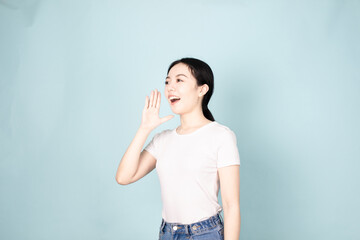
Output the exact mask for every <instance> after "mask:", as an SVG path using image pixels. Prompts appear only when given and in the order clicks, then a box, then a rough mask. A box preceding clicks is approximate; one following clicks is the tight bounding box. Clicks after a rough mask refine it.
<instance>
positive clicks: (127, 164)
mask: <svg viewBox="0 0 360 240" xmlns="http://www.w3.org/2000/svg"><path fill="white" fill-rule="evenodd" d="M150 132H151V130H148V129H146V128H142V127H140V128H139V129H138V131H137V132H136V134H135V137H134V139H133V140H132V142H131V143H130V145H129V147H128V148H127V150H126V152H125V154H124V156H123V157H122V159H121V161H120V164H119V167H118V169H117V172H116V180H117V182H118V183H128V182H129V181H130V180H131V178H132V177H133V176H134V175H135V173H136V171H137V169H138V166H139V158H140V154H141V150H142V148H143V146H144V144H145V141H146V139H147V137H148V136H149V134H150Z"/></svg>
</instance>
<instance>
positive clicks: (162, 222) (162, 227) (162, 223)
mask: <svg viewBox="0 0 360 240" xmlns="http://www.w3.org/2000/svg"><path fill="white" fill-rule="evenodd" d="M164 226H165V221H164V219H162V220H161V226H160V232H161V233H162V232H163V229H164Z"/></svg>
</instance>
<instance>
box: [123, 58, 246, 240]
mask: <svg viewBox="0 0 360 240" xmlns="http://www.w3.org/2000/svg"><path fill="white" fill-rule="evenodd" d="M213 89H214V77H213V73H212V70H211V68H210V67H209V66H208V64H206V63H205V62H203V61H201V60H198V59H195V58H183V59H180V60H177V61H175V62H173V63H172V64H171V65H170V67H169V69H168V72H167V77H166V80H165V92H164V93H165V97H166V99H167V101H168V103H169V104H170V107H171V110H172V111H173V112H174V113H175V114H179V115H180V122H181V124H180V126H178V127H177V128H175V129H167V130H164V131H162V132H160V133H157V134H155V136H154V137H153V138H152V140H151V141H150V142H149V144H148V145H147V146H146V147H145V148H144V149H143V151H141V150H142V148H143V146H144V144H145V141H146V139H147V137H148V136H149V134H150V133H151V131H152V130H154V129H155V128H156V127H157V126H159V125H160V124H162V123H164V122H165V121H168V120H170V119H171V118H173V115H169V116H166V117H163V118H160V117H159V109H160V100H161V95H160V92H158V91H157V90H156V89H155V90H154V91H152V92H151V95H150V97H148V96H146V99H145V106H144V109H143V112H142V121H141V124H140V127H139V129H138V131H137V133H136V135H135V137H134V139H133V141H132V142H131V144H130V146H129V147H128V149H127V150H126V152H125V154H124V156H123V158H122V159H121V162H120V164H119V167H118V170H117V173H116V180H117V182H118V183H119V184H122V185H125V184H130V183H133V182H136V181H137V180H139V179H140V178H142V177H144V176H145V175H146V174H148V173H149V172H151V171H152V170H153V169H154V168H155V167H156V170H157V173H158V176H159V180H160V185H161V198H162V202H163V208H162V222H161V225H160V231H159V239H160V240H168V239H169V240H170V239H178V240H181V239H194V240H196V239H199V240H200V239H206V240H212V239H214V240H215V239H224V237H225V239H226V240H238V239H239V235H240V206H239V205H240V200H239V195H240V194H239V190H240V186H239V185H240V176H239V175H240V174H239V167H240V166H239V165H240V157H239V152H238V148H237V145H236V136H235V134H234V132H233V131H232V130H230V129H229V128H228V127H226V126H224V125H222V124H220V123H218V122H216V121H215V119H214V118H213V116H212V114H211V112H210V111H209V109H208V107H207V105H208V103H209V100H210V98H211V95H212V93H213ZM219 187H220V188H221V198H222V203H223V207H221V206H220V205H219V203H218V198H217V196H218V191H219ZM222 210H224V220H223V219H222V217H221V214H220V213H221V211H222Z"/></svg>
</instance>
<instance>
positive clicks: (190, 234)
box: [159, 213, 224, 240]
mask: <svg viewBox="0 0 360 240" xmlns="http://www.w3.org/2000/svg"><path fill="white" fill-rule="evenodd" d="M185 239H186V240H224V224H223V221H222V218H221V215H220V213H217V214H216V215H214V216H212V217H210V218H208V219H206V220H203V221H200V222H196V223H192V224H177V223H168V222H165V221H164V219H162V221H161V226H160V231H159V240H185Z"/></svg>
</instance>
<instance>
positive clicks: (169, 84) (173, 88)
mask: <svg viewBox="0 0 360 240" xmlns="http://www.w3.org/2000/svg"><path fill="white" fill-rule="evenodd" d="M167 90H168V92H170V91H174V90H175V87H174V84H173V83H171V82H169V83H168V85H167Z"/></svg>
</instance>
